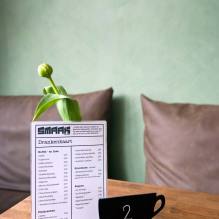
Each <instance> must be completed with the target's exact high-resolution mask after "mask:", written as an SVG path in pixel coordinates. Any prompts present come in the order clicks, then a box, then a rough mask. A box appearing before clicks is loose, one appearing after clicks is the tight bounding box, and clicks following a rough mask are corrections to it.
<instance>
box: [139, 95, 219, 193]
mask: <svg viewBox="0 0 219 219" xmlns="http://www.w3.org/2000/svg"><path fill="white" fill-rule="evenodd" d="M141 102H142V109H143V117H144V124H145V131H144V149H145V155H146V158H147V177H148V179H147V181H148V182H149V183H151V184H157V185H165V186H170V187H178V188H185V189H190V190H193V191H204V192H210V193H219V106H216V105H196V104H169V103H164V102H159V101H153V100H151V99H149V98H147V97H145V96H144V95H142V96H141Z"/></svg>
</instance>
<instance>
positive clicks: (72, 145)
mask: <svg viewBox="0 0 219 219" xmlns="http://www.w3.org/2000/svg"><path fill="white" fill-rule="evenodd" d="M31 140H32V146H31V194H32V219H47V218H50V219H53V218H54V219H73V218H74V219H87V218H89V219H97V218H98V217H99V214H98V200H99V198H103V197H105V196H106V179H107V167H106V165H107V162H106V160H107V152H106V149H107V143H106V122H105V121H94V122H93V121H92V122H33V123H32V128H31Z"/></svg>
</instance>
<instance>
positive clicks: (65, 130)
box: [38, 126, 70, 135]
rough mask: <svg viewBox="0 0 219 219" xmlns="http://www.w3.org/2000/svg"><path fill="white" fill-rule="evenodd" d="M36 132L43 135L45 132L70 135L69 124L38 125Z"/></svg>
mask: <svg viewBox="0 0 219 219" xmlns="http://www.w3.org/2000/svg"><path fill="white" fill-rule="evenodd" d="M38 134H39V135H45V134H64V135H70V126H52V127H39V128H38Z"/></svg>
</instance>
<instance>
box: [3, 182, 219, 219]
mask: <svg viewBox="0 0 219 219" xmlns="http://www.w3.org/2000/svg"><path fill="white" fill-rule="evenodd" d="M150 192H156V193H158V194H163V195H164V196H165V197H166V205H165V207H164V209H163V210H162V211H161V212H160V213H159V214H158V215H157V216H155V217H154V218H157V219H185V218H186V219H205V218H206V219H207V218H208V219H209V218H211V219H216V218H217V219H219V195H213V194H208V193H201V192H190V191H185V190H180V189H173V188H168V187H159V186H154V185H148V184H140V183H131V182H125V181H118V180H108V195H109V196H110V197H112V196H119V195H130V194H141V193H150ZM30 218H31V198H30V197H28V198H26V199H24V200H23V201H21V202H20V203H18V204H17V205H15V206H13V207H12V208H11V209H9V210H7V211H6V212H4V213H3V214H1V215H0V219H30Z"/></svg>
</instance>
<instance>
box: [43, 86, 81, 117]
mask: <svg viewBox="0 0 219 219" xmlns="http://www.w3.org/2000/svg"><path fill="white" fill-rule="evenodd" d="M57 89H58V92H59V94H62V95H67V92H66V90H65V89H64V87H62V86H57ZM43 93H44V94H48V93H50V94H54V93H55V92H54V90H53V88H52V86H48V87H45V88H44V89H43ZM56 107H57V110H58V112H59V115H60V117H61V118H62V120H64V121H81V113H80V106H79V104H78V102H77V101H76V100H72V99H71V98H68V99H62V100H60V101H58V102H57V103H56Z"/></svg>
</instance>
